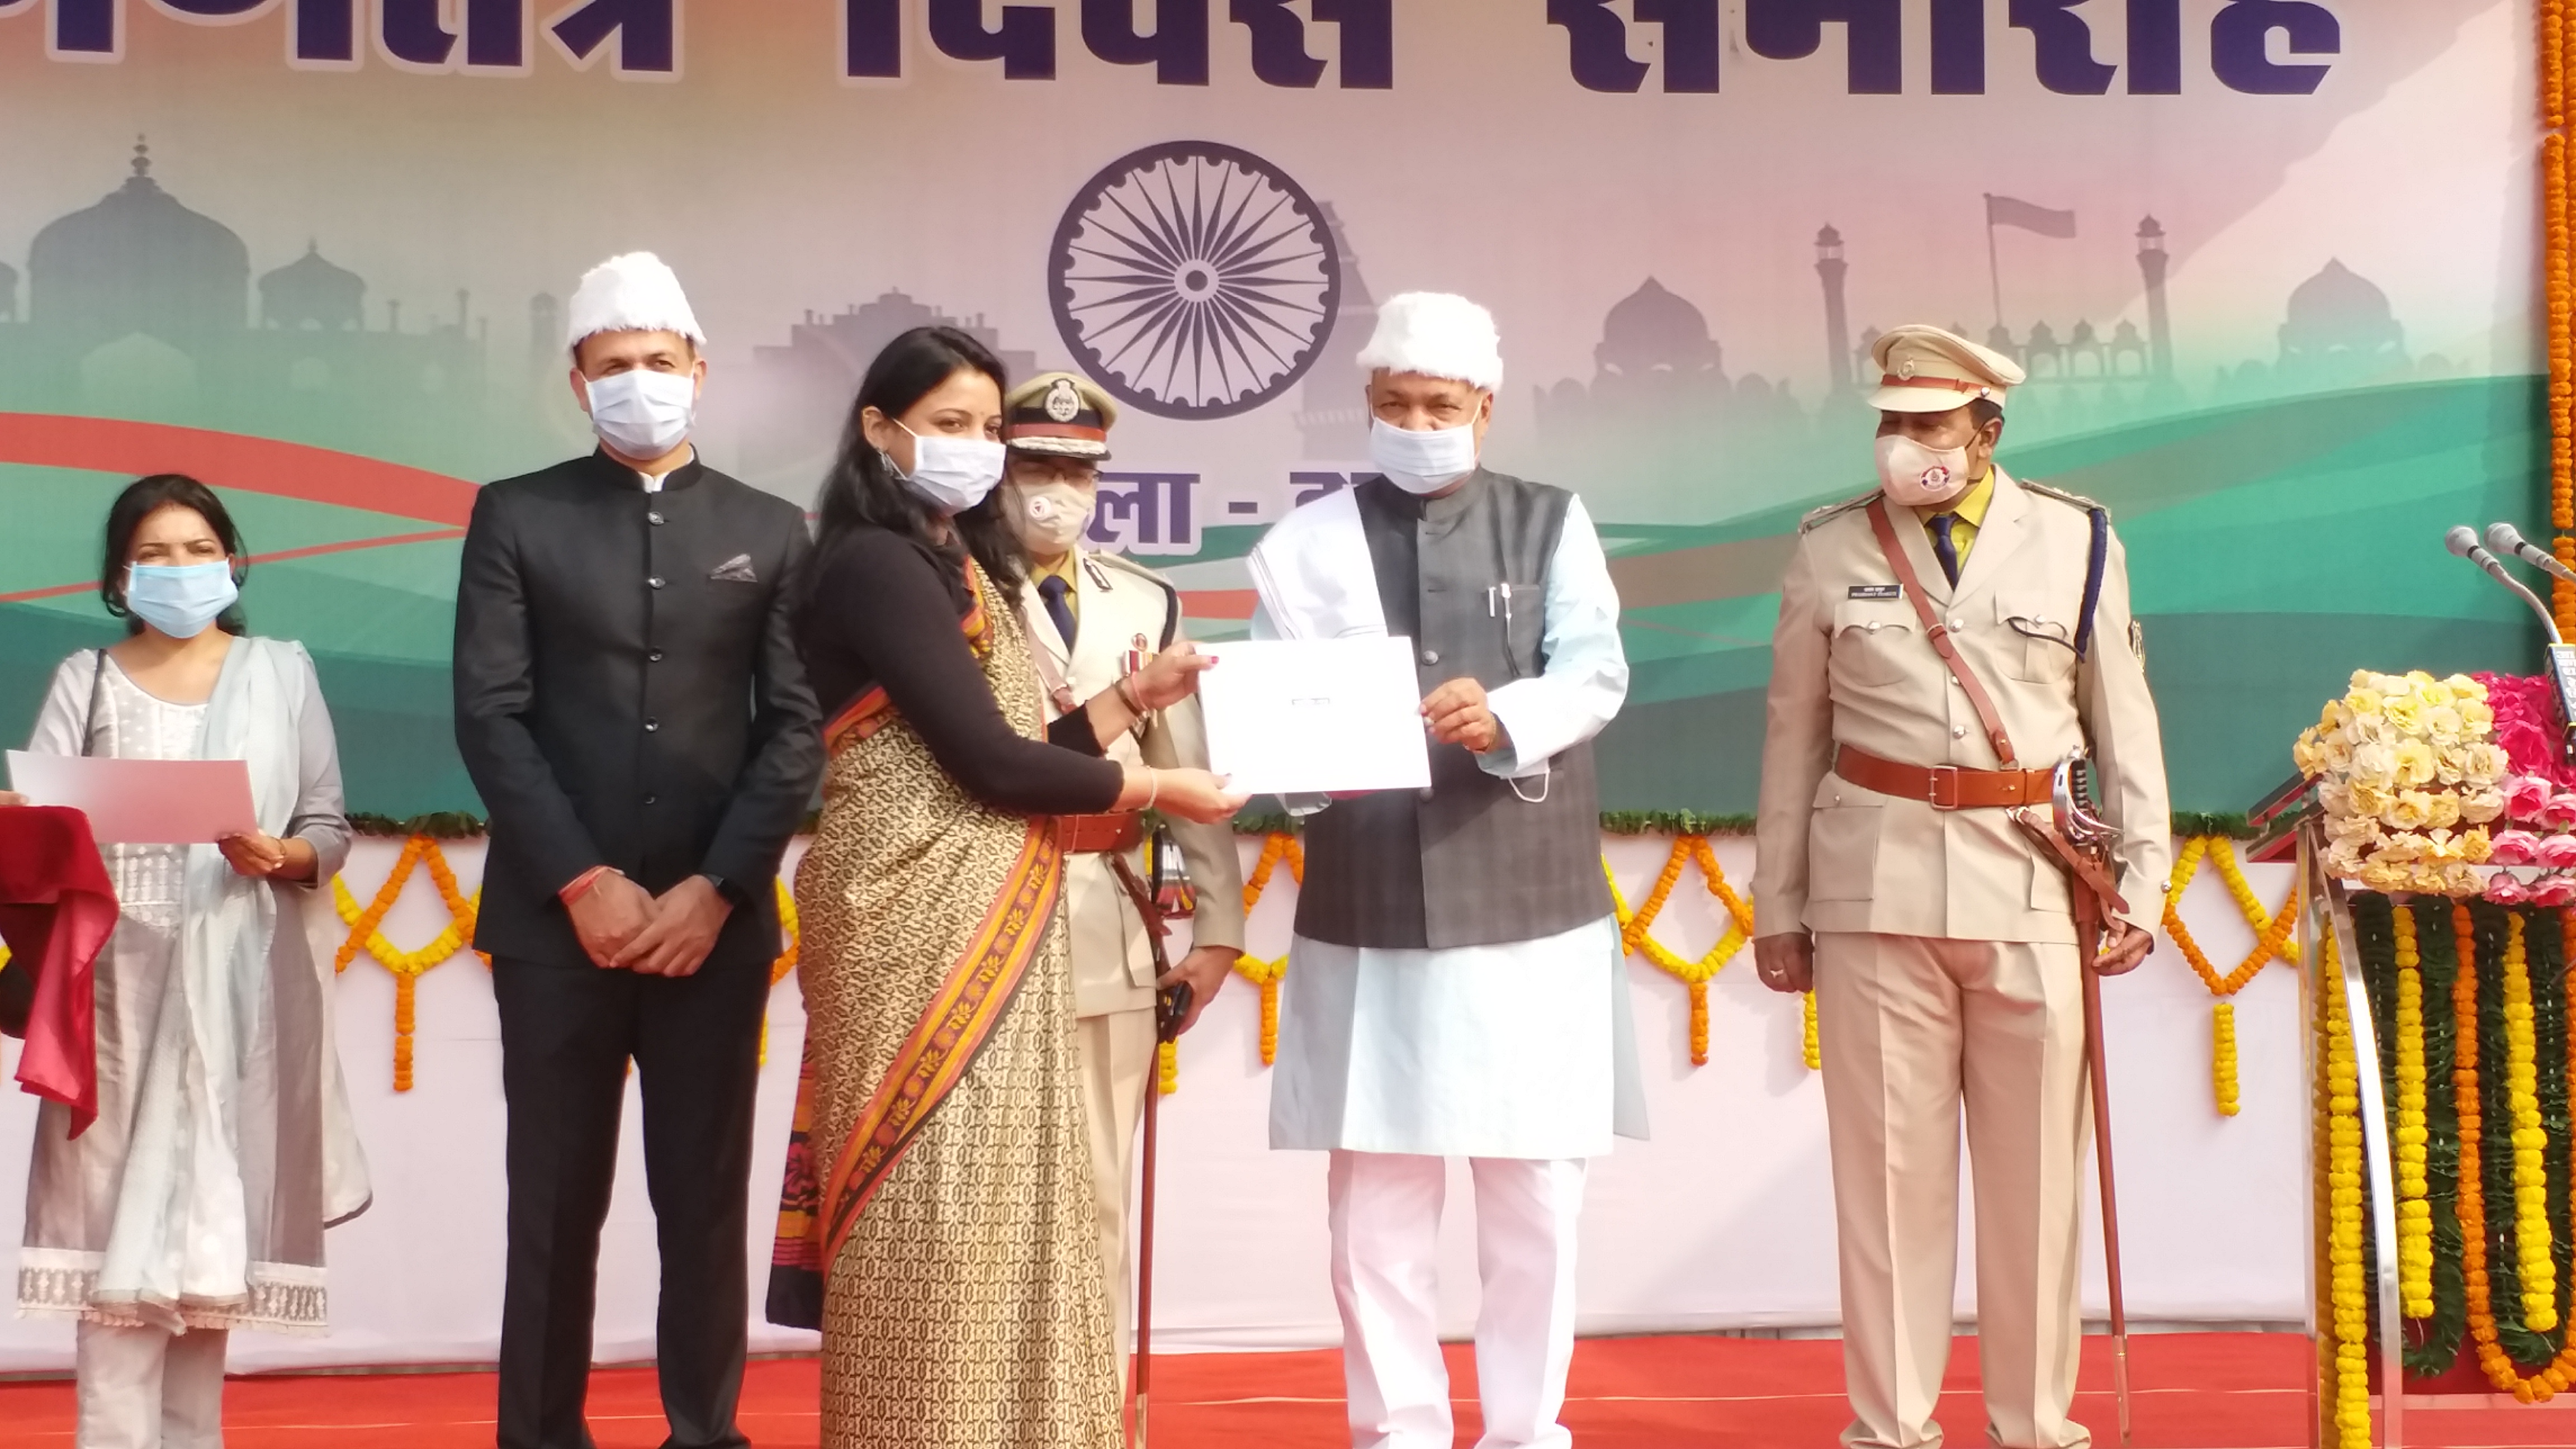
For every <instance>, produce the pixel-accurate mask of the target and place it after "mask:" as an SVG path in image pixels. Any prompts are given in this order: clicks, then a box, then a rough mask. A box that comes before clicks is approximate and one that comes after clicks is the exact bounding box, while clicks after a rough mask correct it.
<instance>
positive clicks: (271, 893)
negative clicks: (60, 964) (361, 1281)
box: [0, 474, 367, 1449]
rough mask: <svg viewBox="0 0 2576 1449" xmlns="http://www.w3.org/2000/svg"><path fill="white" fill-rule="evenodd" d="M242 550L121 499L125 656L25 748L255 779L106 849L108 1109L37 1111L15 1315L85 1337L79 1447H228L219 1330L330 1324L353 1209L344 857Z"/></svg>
mask: <svg viewBox="0 0 2576 1449" xmlns="http://www.w3.org/2000/svg"><path fill="white" fill-rule="evenodd" d="M247 557H248V556H247V555H246V554H244V553H243V551H242V546H241V539H240V536H239V535H238V533H236V532H235V530H234V528H233V522H232V519H231V518H230V517H229V516H228V515H227V514H226V512H225V510H224V506H223V503H222V501H221V500H220V499H218V498H217V497H216V496H215V494H214V491H213V490H212V489H209V488H207V487H206V486H205V485H204V484H202V483H198V482H196V481H195V480H193V479H189V478H183V477H179V476H177V475H174V474H163V475H157V476H154V477H150V478H145V479H142V480H140V481H138V482H136V483H134V484H133V485H131V486H129V487H128V488H127V489H126V490H125V492H124V493H123V494H122V495H121V496H119V497H118V498H117V500H116V502H115V504H114V505H113V506H112V507H111V508H110V510H109V513H108V521H107V551H106V557H105V560H104V566H103V568H102V569H101V573H100V583H99V592H100V594H101V595H102V596H103V597H104V598H105V600H106V604H107V610H108V612H109V613H111V614H114V615H117V616H119V617H121V618H123V619H124V620H125V623H126V629H127V637H126V639H125V640H124V641H123V642H122V643H119V644H116V645H114V646H112V647H110V648H107V649H84V650H82V651H81V652H79V653H77V654H74V655H73V656H72V657H71V658H69V659H67V660H65V661H63V664H62V667H61V668H60V669H58V670H56V671H55V673H54V682H53V687H52V689H51V690H50V691H49V692H48V693H47V694H46V696H45V701H44V704H43V706H42V708H41V709H40V711H39V712H38V714H37V716H36V731H35V736H34V738H33V739H32V740H31V741H30V742H29V744H28V749H29V750H31V751H35V752H38V753H48V754H61V755H108V756H114V757H116V758H119V759H162V760H174V759H175V760H241V761H244V762H246V763H247V764H248V766H249V771H250V792H251V805H252V809H253V814H254V816H255V817H256V820H257V824H258V829H256V830H254V831H251V832H249V833H246V834H242V835H236V836H233V837H231V838H229V839H227V840H225V841H223V842H222V843H221V844H219V845H107V846H104V847H103V850H104V853H105V855H106V857H107V867H108V874H109V876H110V878H111V879H112V880H113V881H114V883H115V886H116V896H117V900H118V902H119V903H120V905H121V907H122V912H123V914H122V918H121V919H120V920H119V922H118V924H117V927H116V932H115V934H114V935H113V936H111V937H110V938H109V940H108V945H107V949H106V951H105V952H104V953H102V954H101V955H100V956H99V958H98V964H97V968H96V971H97V974H96V977H95V984H94V988H93V989H94V992H95V1000H96V1010H97V1025H96V1032H97V1081H98V1088H97V1108H98V1115H97V1117H96V1118H95V1119H94V1120H92V1121H91V1122H89V1123H88V1124H87V1127H86V1130H83V1129H82V1127H81V1126H80V1125H79V1124H77V1123H75V1122H74V1121H73V1119H72V1117H71V1115H70V1113H69V1112H68V1111H67V1109H65V1108H64V1107H63V1106H62V1105H60V1104H58V1103H54V1102H47V1103H46V1104H45V1105H44V1106H43V1107H42V1108H41V1109H40V1110H39V1112H38V1115H37V1119H36V1141H35V1160H34V1163H33V1166H32V1168H31V1169H30V1173H29V1181H28V1185H27V1236H26V1247H25V1250H24V1251H23V1253H22V1254H21V1255H20V1257H19V1260H18V1310H19V1312H20V1313H22V1314H26V1315H30V1316H40V1317H41V1316H51V1317H63V1318H76V1319H78V1320H79V1323H80V1327H79V1330H78V1333H79V1337H78V1341H77V1353H76V1363H77V1372H78V1384H79V1405H80V1409H79V1429H78V1431H77V1436H76V1441H75V1442H76V1443H77V1444H78V1445H79V1449H214V1446H217V1445H220V1444H221V1443H222V1442H223V1389H224V1348H225V1341H226V1337H227V1334H228V1333H229V1331H230V1330H232V1329H235V1328H258V1329H269V1330H272V1331H277V1332H286V1333H297V1332H302V1333H320V1332H322V1331H324V1329H325V1328H326V1326H327V1320H326V1315H325V1311H324V1310H325V1298H324V1289H323V1273H322V1230H323V1228H325V1227H326V1226H329V1225H331V1224H333V1223H337V1222H340V1221H343V1220H345V1219H347V1218H351V1217H355V1216H356V1215H357V1214H358V1213H359V1212H360V1211H362V1210H363V1209H364V1208H365V1207H366V1205H367V1185H366V1164H365V1160H364V1158H363V1157H362V1156H361V1155H360V1154H359V1152H358V1146H357V1139H356V1136H355V1134H354V1133H353V1132H352V1131H351V1129H350V1125H349V1116H348V1106H347V1098H346V1095H345V1093H344V1091H343V1089H342V1086H341V1081H340V1072H339V1058H338V1056H337V1054H336V1053H335V1052H334V1050H333V1047H332V1042H331V1032H330V1020H331V1018H330V976H329V971H328V968H327V967H317V965H316V964H315V962H314V959H313V956H312V953H311V949H310V948H309V947H308V946H307V945H306V943H305V936H304V903H305V901H306V900H307V898H309V897H310V896H311V894H312V892H313V891H314V889H315V888H316V887H317V886H318V885H319V884H320V883H322V882H325V881H328V880H330V879H331V877H332V876H333V875H334V874H336V873H337V872H338V871H339V869H340V861H341V859H342V857H344V856H346V855H347V854H348V850H349V824H348V821H347V820H346V819H344V818H343V817H342V814H341V799H340V761H339V755H338V751H337V747H336V746H335V744H334V742H333V739H332V734H331V716H330V712H329V711H328V710H327V709H325V708H324V707H323V703H322V689H321V685H320V683H319V681H318V680H317V679H316V678H315V676H314V673H313V661H312V660H311V659H309V658H307V657H306V656H305V653H304V649H303V647H302V646H301V645H298V644H292V643H288V642H286V641H284V640H277V639H254V638H250V637H248V636H246V635H245V634H244V633H243V632H242V630H243V624H242V619H241V615H240V612H239V611H238V610H237V609H235V608H234V607H233V604H234V600H235V599H236V597H237V596H238V592H239V584H240V581H241V578H242V576H243V572H244V567H245V565H246V563H247ZM21 803H24V802H23V801H22V800H21V799H19V798H18V797H16V796H11V795H6V794H0V805H16V804H21ZM325 909H327V907H326V908H325Z"/></svg>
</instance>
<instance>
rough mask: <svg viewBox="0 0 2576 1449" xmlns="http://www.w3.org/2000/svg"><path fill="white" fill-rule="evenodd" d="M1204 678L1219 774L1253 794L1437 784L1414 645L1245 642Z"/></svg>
mask: <svg viewBox="0 0 2576 1449" xmlns="http://www.w3.org/2000/svg"><path fill="white" fill-rule="evenodd" d="M1208 652H1209V653H1211V654H1214V655H1215V656H1216V658H1217V664H1216V667H1215V668H1214V669H1211V670H1209V671H1207V672H1206V673H1204V674H1202V675H1200V676H1199V702H1200V707H1201V709H1202V710H1203V712H1204V713H1205V715H1206V718H1207V738H1208V757H1209V764H1210V766H1211V767H1212V768H1213V769H1214V770H1215V771H1216V772H1217V773H1218V774H1220V775H1224V776H1226V777H1228V779H1229V780H1230V782H1231V788H1233V789H1236V790H1246V791H1250V792H1251V793H1253V794H1256V795H1260V794H1276V795H1287V794H1312V793H1317V792H1348V791H1358V790H1418V789H1421V788H1423V787H1424V786H1427V785H1429V784H1430V783H1431V750H1430V744H1429V736H1428V735H1427V734H1426V733H1425V732H1424V729H1423V724H1422V686H1421V683H1420V681H1419V679H1418V678H1417V677H1416V676H1415V674H1414V668H1413V641H1412V640H1410V639H1399V638H1390V637H1388V636H1386V635H1382V634H1381V635H1375V636H1370V637H1364V638H1352V639H1277V640H1270V639H1264V640H1246V641H1243V642H1239V643H1233V644H1218V645H1212V646H1209V647H1208Z"/></svg>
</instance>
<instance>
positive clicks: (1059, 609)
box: [1038, 544, 1959, 649]
mask: <svg viewBox="0 0 2576 1449" xmlns="http://www.w3.org/2000/svg"><path fill="white" fill-rule="evenodd" d="M1943 546H1944V547H1947V546H1948V545H1946V544H1945V545H1943ZM1958 571H1959V569H1958V565H1956V564H1952V565H1950V572H1951V574H1952V575H1953V577H1954V579H1955V576H1956V575H1957V573H1958ZM1069 587H1070V586H1069V585H1067V584H1066V583H1065V581H1064V576H1063V575H1062V574H1049V575H1047V576H1046V577H1045V578H1042V579H1040V580H1038V597H1039V598H1041V599H1043V600H1045V601H1046V611H1047V617H1048V618H1050V619H1053V620H1055V631H1056V632H1057V633H1059V634H1062V635H1063V636H1064V643H1065V647H1066V648H1068V649H1070V648H1072V647H1073V631H1074V618H1073V606H1072V605H1070V604H1067V603H1066V602H1065V601H1064V596H1065V593H1066V591H1067V589H1068V588H1069Z"/></svg>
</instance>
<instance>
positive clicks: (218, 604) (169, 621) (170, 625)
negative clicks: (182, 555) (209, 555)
mask: <svg viewBox="0 0 2576 1449" xmlns="http://www.w3.org/2000/svg"><path fill="white" fill-rule="evenodd" d="M240 597H241V588H240V586H238V585H236V584H235V583H234V582H233V565H232V560H230V559H218V560H216V561H215V562H213V563H201V564H129V565H127V566H126V570H125V607H126V608H127V609H129V610H131V611H132V612H133V614H134V617H136V618H138V619H141V620H142V621H143V622H144V623H146V624H149V625H151V626H152V627H153V628H155V629H158V630H160V631H161V632H162V633H164V634H167V635H169V636H170V637H171V638H173V639H194V638H196V637H197V636H198V635H200V634H202V633H204V632H206V626H207V625H208V624H211V623H213V622H215V618H216V616H217V615H219V614H221V613H223V611H224V610H226V609H229V608H231V607H232V606H233V601H234V600H235V599H238V598H240Z"/></svg>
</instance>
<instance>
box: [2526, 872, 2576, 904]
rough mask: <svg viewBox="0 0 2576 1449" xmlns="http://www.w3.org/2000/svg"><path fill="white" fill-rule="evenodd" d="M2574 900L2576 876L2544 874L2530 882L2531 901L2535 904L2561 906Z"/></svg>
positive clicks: (2575, 900) (2575, 897)
mask: <svg viewBox="0 0 2576 1449" xmlns="http://www.w3.org/2000/svg"><path fill="white" fill-rule="evenodd" d="M2570 902H2576V876H2570V875H2545V876H2542V877H2541V878H2540V879H2538V880H2536V881H2533V882H2532V883H2531V903H2532V904H2533V905H2535V906H2563V905H2566V904H2568V903H2570Z"/></svg>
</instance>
